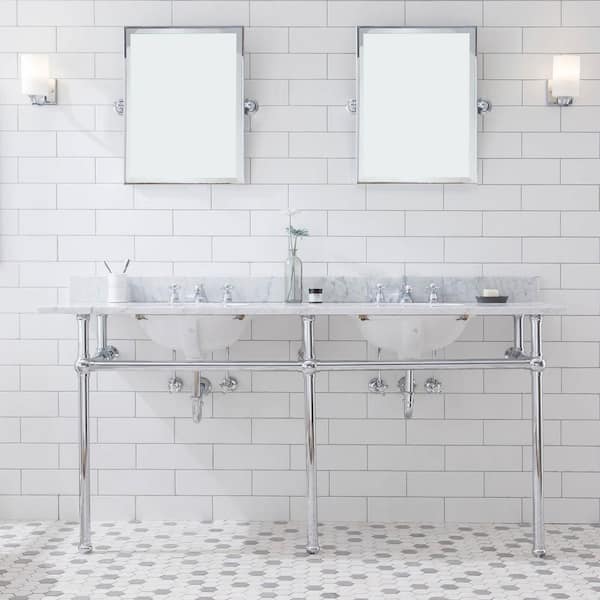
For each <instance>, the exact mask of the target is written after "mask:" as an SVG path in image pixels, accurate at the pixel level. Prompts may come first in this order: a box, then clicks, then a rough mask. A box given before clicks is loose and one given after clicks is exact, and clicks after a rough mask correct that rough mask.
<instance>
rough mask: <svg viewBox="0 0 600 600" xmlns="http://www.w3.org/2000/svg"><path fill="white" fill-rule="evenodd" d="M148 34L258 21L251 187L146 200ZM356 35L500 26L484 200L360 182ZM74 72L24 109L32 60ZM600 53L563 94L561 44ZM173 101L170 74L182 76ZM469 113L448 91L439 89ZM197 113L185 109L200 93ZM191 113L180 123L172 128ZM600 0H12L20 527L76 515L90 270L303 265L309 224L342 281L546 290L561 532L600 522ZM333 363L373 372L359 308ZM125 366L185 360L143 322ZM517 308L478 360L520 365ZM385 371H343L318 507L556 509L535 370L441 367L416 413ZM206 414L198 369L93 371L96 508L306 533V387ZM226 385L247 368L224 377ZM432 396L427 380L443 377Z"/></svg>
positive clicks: (243, 391)
mask: <svg viewBox="0 0 600 600" xmlns="http://www.w3.org/2000/svg"><path fill="white" fill-rule="evenodd" d="M125 25H243V26H245V27H246V29H245V52H246V54H247V63H246V64H247V72H246V75H247V81H246V89H247V95H248V96H251V97H255V98H256V99H257V100H258V102H259V103H260V106H261V108H260V110H259V112H258V113H256V114H254V115H253V116H251V117H250V118H248V120H247V126H248V140H247V156H248V159H249V160H248V169H249V183H248V184H247V185H214V186H202V185H199V186H188V185H184V186H143V185H140V186H124V185H122V183H121V182H122V172H123V154H124V152H123V119H122V118H120V117H119V116H118V115H116V114H115V113H114V112H113V110H112V106H111V105H112V103H113V101H114V100H116V99H118V98H120V97H121V96H122V94H123V59H122V52H123V32H122V27H123V26H125ZM356 25H415V26H417V25H418V26H421V25H440V26H442V25H452V26H454V25H477V26H478V42H479V61H480V71H479V72H480V76H481V79H480V81H479V88H480V95H482V96H485V97H488V98H489V99H490V100H491V101H492V102H493V104H494V110H493V112H491V113H489V114H487V115H485V116H483V117H482V118H480V121H479V127H480V135H479V149H480V159H481V160H480V175H481V182H482V185H418V186H416V185H367V186H364V185H355V184H354V183H353V177H354V168H355V163H354V152H355V146H354V130H355V116H354V115H352V114H350V113H348V112H347V111H346V110H345V108H344V105H345V103H346V101H347V100H348V99H349V98H351V97H353V96H354V95H355V81H354V77H355V59H354V52H355V31H354V29H353V28H354V27H355V26H356ZM21 52H43V53H48V54H50V56H51V64H52V69H53V71H54V74H55V75H56V76H57V77H58V78H59V88H58V98H59V104H58V105H57V106H54V107H44V108H40V107H32V106H30V105H29V104H28V102H27V99H26V98H25V97H24V96H22V95H21V94H20V86H19V80H18V60H17V59H18V53H21ZM557 53H577V54H581V56H582V76H583V80H582V82H581V97H580V98H579V99H578V100H577V102H576V104H575V105H574V106H572V107H568V108H562V109H561V108H557V107H549V106H546V100H545V85H546V84H545V80H546V79H548V78H549V77H550V76H551V67H552V55H553V54H557ZM157 84H158V85H160V82H157ZM440 101H441V102H443V90H440ZM173 103H174V105H173V109H174V110H176V105H177V99H176V98H174V99H173ZM164 116H165V118H168V117H169V115H164ZM599 132H600V1H592V0H586V1H571V0H563V1H559V0H547V1H540V0H534V1H519V2H516V1H508V0H501V1H495V0H460V1H458V0H457V1H452V0H446V1H440V2H438V1H435V2H434V1H429V0H427V1H418V0H406V1H401V0H398V1H395V0H329V1H325V0H306V1H303V0H299V1H298V0H289V1H286V0H283V1H279V0H272V1H269V0H268V1H264V0H250V1H247V0H222V1H210V0H197V1H196V0H194V1H188V0H173V1H170V0H119V1H105V0H96V1H92V0H66V1H60V0H6V1H4V2H1V3H0V261H1V264H0V286H1V287H2V293H1V294H0V338H2V343H1V345H0V441H1V442H2V452H1V453H0V469H2V470H1V472H0V495H2V498H3V499H2V514H0V518H3V519H6V518H58V517H62V518H75V517H76V514H77V513H76V507H77V503H76V492H77V472H76V466H77V419H76V417H77V400H76V396H75V392H74V390H75V374H74V372H73V370H72V367H71V364H72V362H73V360H74V357H75V352H76V348H75V346H76V343H75V322H74V319H71V318H70V317H48V316H40V315H37V314H35V311H36V308H37V307H38V306H39V305H44V304H52V303H55V302H57V301H66V300H67V299H68V290H67V288H68V285H69V276H71V275H94V274H98V275H100V274H103V272H104V271H103V266H102V262H101V261H103V260H104V259H108V260H114V261H120V260H124V259H126V258H128V257H130V258H131V259H132V261H133V264H132V266H131V273H135V274H139V275H161V276H168V275H185V276H190V277H197V278H198V282H201V281H202V278H203V277H205V276H209V275H225V276H226V275H232V276H233V275H236V276H244V275H246V276H248V275H264V274H267V273H268V274H272V273H276V274H277V273H281V272H282V260H283V258H284V253H285V248H286V242H285V238H284V226H285V223H284V218H283V216H282V214H281V212H280V211H281V209H283V208H287V207H290V208H295V209H301V210H302V211H303V212H302V213H300V214H299V215H298V216H297V217H296V222H297V223H298V224H299V225H305V226H307V227H308V228H309V229H310V231H311V237H310V238H309V239H307V240H306V241H305V242H302V246H301V250H300V253H301V256H302V258H303V259H304V261H305V270H306V272H307V273H308V274H315V275H328V274H330V275H339V274H350V275H357V274H360V275H363V274H368V273H373V274H387V275H394V276H398V277H399V276H402V275H403V274H406V275H407V276H408V277H411V276H417V275H421V276H430V277H431V278H432V279H435V277H436V276H441V275H455V276H456V275H458V276H461V275H464V276H477V275H508V274H521V275H528V276H529V275H540V276H541V287H542V297H543V298H546V299H548V300H553V301H556V302H564V303H565V304H567V306H568V309H569V311H568V312H569V314H568V316H564V317H554V318H548V319H547V320H546V340H547V346H546V349H547V353H546V354H547V360H548V362H549V365H550V367H551V368H549V369H548V372H547V373H548V376H547V388H546V389H547V396H546V402H545V409H546V411H545V417H546V444H547V448H546V470H547V484H546V493H547V496H548V500H547V509H548V510H547V516H548V519H549V520H550V521H573V520H578V521H596V520H598V519H599V517H600V500H599V493H598V484H599V481H600V474H599V472H600V396H599V393H600V279H599V276H600V267H599V266H598V262H599V259H600V204H599V185H600V134H599ZM317 325H318V328H317V332H318V340H319V341H318V349H319V352H320V353H322V354H323V355H326V356H329V357H334V356H336V357H338V358H343V357H351V358H365V357H366V356H367V355H369V356H373V349H368V348H367V346H366V343H365V342H363V341H362V340H361V338H360V336H359V334H358V330H357V327H356V325H355V323H353V322H352V320H351V319H345V318H338V317H332V318H331V319H329V320H326V319H323V320H320V321H319V322H318V324H317ZM111 332H112V334H113V337H114V338H115V343H116V344H117V345H118V346H119V349H120V350H121V354H122V355H123V356H126V357H137V358H142V357H144V358H148V357H151V356H152V357H158V356H160V357H164V356H165V352H164V350H162V349H159V348H157V347H155V346H154V345H153V344H152V343H151V342H150V341H149V340H147V339H144V337H143V335H142V334H141V332H140V331H139V330H138V329H137V326H136V325H135V323H133V322H127V321H126V320H123V319H115V321H114V323H113V324H112V329H111ZM299 337H300V329H299V323H298V322H297V321H296V320H295V319H287V318H279V319H273V320H270V319H263V318H259V319H256V320H255V321H254V322H253V324H252V328H251V335H250V337H249V339H247V340H244V341H242V342H240V343H239V344H238V345H236V346H235V347H234V348H232V356H234V357H235V358H246V359H248V358H253V357H254V358H256V357H261V358H277V357H284V358H286V357H293V356H295V355H296V352H297V350H298V346H299V341H298V340H299ZM510 338H511V322H510V320H509V319H486V320H485V321H483V320H475V321H474V322H473V323H472V325H471V326H470V327H468V328H467V331H466V332H465V334H464V336H463V338H462V340H461V341H460V342H459V343H458V344H456V345H455V346H454V347H453V348H451V349H450V350H449V351H448V354H449V355H452V356H466V355H469V354H471V355H477V356H479V355H484V354H492V353H499V352H502V351H503V350H504V348H505V347H506V346H507V345H509V344H510ZM400 375H401V374H400V373H386V378H387V379H388V383H389V384H390V389H391V390H392V392H391V393H389V394H388V395H386V396H385V397H381V396H370V395H369V394H367V381H368V379H369V377H370V374H368V373H364V374H361V373H332V374H329V375H328V374H323V375H322V376H319V378H318V392H319V395H318V442H319V448H318V452H319V455H318V462H319V480H318V484H319V495H320V499H319V508H320V511H321V517H322V518H323V519H327V520H336V519H342V520H365V519H373V520H377V521H382V520H399V521H407V520H408V521H410V520H419V521H423V520H424V521H441V520H448V521H520V520H527V519H529V518H530V501H529V494H530V489H529V473H528V472H529V470H530V468H531V458H530V448H529V435H530V431H529V430H530V426H529V421H528V419H529V415H530V406H529V388H528V384H529V381H528V376H527V375H526V374H516V373H507V372H502V373H498V372H489V373H485V374H484V373H483V372H480V371H472V372H465V373H456V372H440V373H437V376H438V377H439V378H440V379H441V380H442V382H443V386H444V394H442V395H441V396H432V395H426V394H423V393H418V394H417V401H416V408H415V416H414V419H413V420H412V421H409V422H407V421H405V420H404V418H403V416H402V403H401V402H402V399H401V396H400V394H399V393H398V392H397V390H396V389H395V388H394V385H395V382H396V380H397V379H398V377H399V376H400ZM236 376H237V377H238V378H239V381H240V385H239V390H238V392H236V393H235V394H233V395H229V396H226V395H224V394H222V393H215V394H214V395H213V396H212V398H210V399H209V401H207V403H206V406H205V418H204V421H203V422H202V423H201V424H199V425H195V424H194V423H192V421H191V418H190V411H191V408H190V401H189V389H190V379H189V376H188V375H185V377H184V379H185V385H186V391H185V392H184V393H182V394H181V395H179V396H175V395H169V394H168V393H166V379H167V378H168V375H166V374H165V373H143V374H140V373H137V374H136V373H131V374H127V375H122V376H121V375H115V374H110V373H103V374H99V375H97V376H94V377H93V378H92V390H93V392H92V401H91V413H92V428H91V434H92V441H93V444H92V458H91V460H92V469H93V471H92V490H93V494H94V496H93V502H92V505H93V509H94V515H95V517H97V518H104V519H113V518H114V519H118V518H121V519H126V518H127V519H128V518H134V517H137V518H140V519H211V518H215V519H224V518H225V519H289V518H292V519H303V518H304V505H303V502H302V495H303V493H304V485H305V484H304V476H303V472H302V471H303V468H304V449H303V446H302V442H303V420H302V413H303V407H302V396H301V394H300V393H299V392H301V390H302V382H301V381H300V378H299V377H298V376H297V375H295V374H286V373H252V374H250V373H236ZM211 377H212V378H213V382H214V383H217V382H218V381H219V379H220V378H221V377H222V374H221V373H215V374H213V375H211ZM418 384H419V386H420V387H419V388H418V392H422V389H423V388H422V384H423V377H422V376H419V377H418Z"/></svg>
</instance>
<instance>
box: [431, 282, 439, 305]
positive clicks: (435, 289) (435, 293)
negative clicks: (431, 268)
mask: <svg viewBox="0 0 600 600" xmlns="http://www.w3.org/2000/svg"><path fill="white" fill-rule="evenodd" d="M439 291H440V288H439V286H437V285H436V284H435V283H430V284H429V304H435V303H436V302H439V301H440V296H439V293H438V292H439Z"/></svg>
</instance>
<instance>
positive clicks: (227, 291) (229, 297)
mask: <svg viewBox="0 0 600 600" xmlns="http://www.w3.org/2000/svg"><path fill="white" fill-rule="evenodd" d="M232 292H233V286H232V285H231V284H230V283H226V284H225V285H224V286H223V304H229V303H230V302H233V293H232Z"/></svg>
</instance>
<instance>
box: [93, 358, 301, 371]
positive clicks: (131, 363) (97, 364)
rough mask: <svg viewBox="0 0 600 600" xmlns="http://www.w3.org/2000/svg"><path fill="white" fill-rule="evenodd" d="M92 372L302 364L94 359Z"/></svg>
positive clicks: (296, 367)
mask: <svg viewBox="0 0 600 600" xmlns="http://www.w3.org/2000/svg"><path fill="white" fill-rule="evenodd" d="M88 366H89V368H90V370H92V371H112V370H133V369H155V370H163V371H164V370H167V371H170V370H172V369H177V370H178V371H198V370H225V369H239V370H240V371H301V370H302V363H301V362H297V361H291V360H288V361H243V362H239V361H238V362H236V361H232V362H229V361H202V360H167V361H165V360H114V361H112V362H104V361H100V360H96V359H92V360H90V361H88Z"/></svg>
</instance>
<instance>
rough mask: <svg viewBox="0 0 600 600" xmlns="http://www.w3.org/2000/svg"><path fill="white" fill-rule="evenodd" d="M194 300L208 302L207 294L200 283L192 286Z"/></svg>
mask: <svg viewBox="0 0 600 600" xmlns="http://www.w3.org/2000/svg"><path fill="white" fill-rule="evenodd" d="M194 302H196V303H200V302H208V296H207V295H206V290H205V289H204V286H203V285H202V284H200V285H195V286H194Z"/></svg>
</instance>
